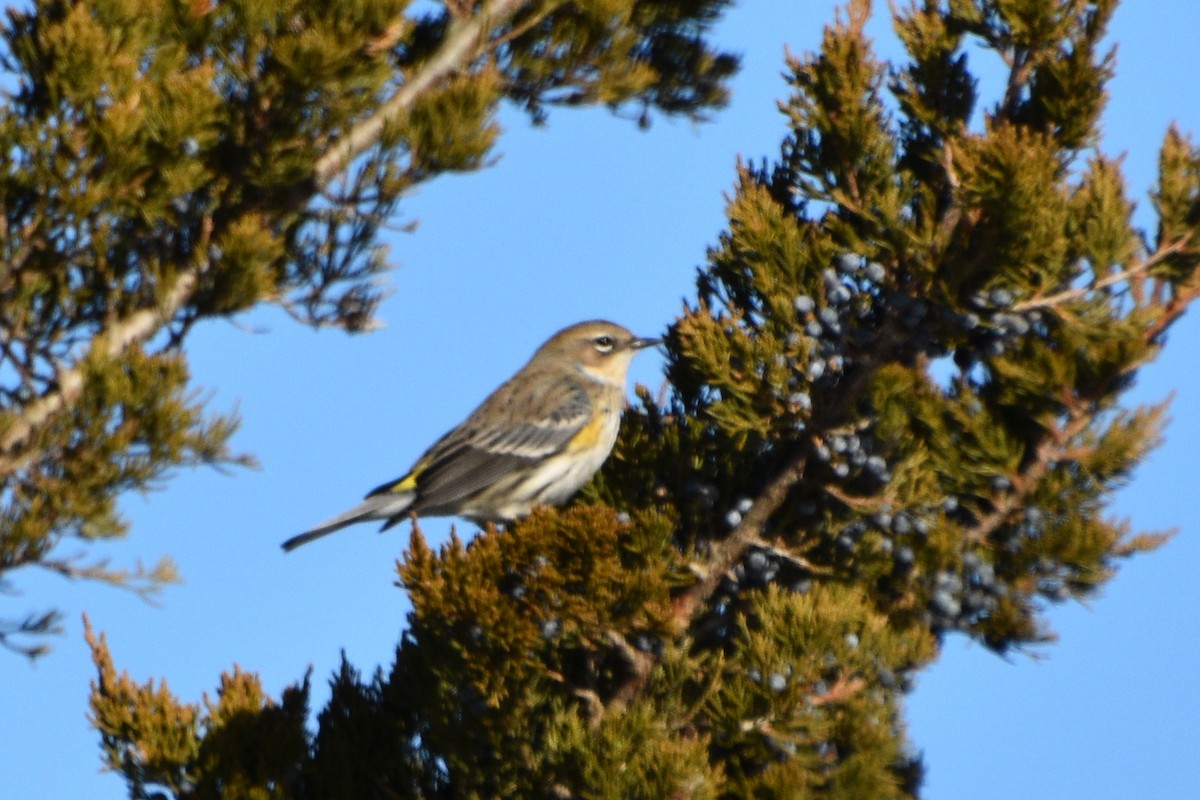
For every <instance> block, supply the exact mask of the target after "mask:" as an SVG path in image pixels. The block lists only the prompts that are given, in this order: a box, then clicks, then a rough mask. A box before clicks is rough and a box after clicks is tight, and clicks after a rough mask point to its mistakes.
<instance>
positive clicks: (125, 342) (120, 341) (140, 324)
mask: <svg viewBox="0 0 1200 800" xmlns="http://www.w3.org/2000/svg"><path fill="white" fill-rule="evenodd" d="M200 269H201V268H200V267H199V266H197V267H193V268H192V269H190V270H187V271H185V272H182V273H180V275H179V277H178V278H177V279H176V281H175V285H174V286H173V287H171V291H169V292H168V293H167V294H166V296H165V297H164V298H163V300H162V302H161V303H159V305H158V306H157V307H156V308H143V309H140V310H138V311H135V312H133V313H132V314H130V315H129V316H127V317H125V318H124V319H122V320H118V321H117V322H116V323H114V324H113V325H111V326H110V327H109V328H108V329H107V330H105V331H104V332H103V333H101V334H99V335H97V336H96V338H95V339H94V340H93V341H92V346H91V347H90V348H89V353H90V354H92V355H97V356H101V357H109V358H111V357H113V356H117V355H120V354H121V353H122V352H123V351H124V350H125V349H126V348H127V347H129V346H130V345H133V344H137V343H139V342H144V341H146V340H147V339H149V338H151V337H152V336H154V334H156V333H158V331H159V330H161V329H162V327H163V325H165V324H166V323H167V322H168V321H169V320H170V319H171V318H172V317H173V316H175V314H176V313H177V312H178V311H179V310H180V309H181V308H182V307H183V306H184V305H185V304H186V303H187V302H188V301H189V300H190V299H191V297H192V293H193V292H194V291H195V289H196V285H197V283H198V281H199V273H200ZM82 390H83V370H82V368H81V366H80V364H78V363H76V364H75V365H73V366H71V367H69V368H66V369H62V370H60V371H59V373H58V376H57V380H56V381H55V385H54V386H53V387H52V388H50V389H49V390H47V391H46V392H45V393H43V394H42V396H41V397H39V398H38V399H37V400H35V401H33V402H32V403H30V404H29V405H27V406H26V407H25V408H24V409H23V410H22V412H21V413H20V414H19V415H18V416H17V418H16V419H15V420H14V421H13V423H12V424H11V425H10V426H9V427H8V428H7V429H6V430H5V431H4V433H3V435H0V476H3V475H11V474H12V473H14V472H16V471H17V470H19V469H21V468H23V467H24V466H25V465H26V464H28V463H29V461H30V459H32V458H33V455H34V454H33V452H32V451H29V450H26V451H25V452H21V448H22V445H24V444H26V443H27V442H28V441H29V440H30V439H31V438H32V437H33V435H34V434H35V433H36V432H37V430H38V428H40V427H41V426H42V425H45V424H46V423H47V421H48V420H50V419H51V418H52V417H54V416H55V415H56V414H58V413H60V412H61V411H62V410H63V409H65V408H68V407H70V406H71V405H73V404H74V403H75V401H76V400H78V399H79V394H80V392H81V391H82Z"/></svg>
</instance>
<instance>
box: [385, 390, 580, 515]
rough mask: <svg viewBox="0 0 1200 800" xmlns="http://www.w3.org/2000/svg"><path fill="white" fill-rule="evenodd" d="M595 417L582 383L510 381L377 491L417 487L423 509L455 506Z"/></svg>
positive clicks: (561, 443)
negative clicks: (406, 471)
mask: <svg viewBox="0 0 1200 800" xmlns="http://www.w3.org/2000/svg"><path fill="white" fill-rule="evenodd" d="M522 389H524V390H522ZM590 418H591V403H590V401H589V399H588V393H587V390H586V389H585V388H584V387H583V386H582V385H580V384H578V383H576V382H573V381H562V380H559V381H554V382H552V383H548V384H542V385H539V382H537V381H530V382H526V383H525V384H524V386H523V387H522V386H514V385H513V384H511V383H509V384H505V385H504V386H502V387H501V388H500V389H498V390H496V392H495V393H494V394H493V395H492V396H491V397H489V398H488V399H487V400H485V401H484V402H483V404H482V405H481V406H480V407H479V408H478V409H476V411H475V412H474V413H472V414H471V416H470V417H468V418H467V420H466V421H465V422H463V424H462V425H460V426H459V427H457V428H455V429H454V430H452V431H450V432H449V433H448V434H446V435H445V436H443V437H442V438H441V439H440V440H439V441H438V442H437V443H435V444H434V445H433V446H432V447H431V448H429V450H428V451H427V452H426V454H425V455H424V456H422V457H421V459H420V460H419V461H418V462H417V465H416V466H415V467H414V468H413V469H412V471H411V472H410V473H409V474H408V475H406V476H405V477H404V478H401V479H400V480H399V481H396V482H393V483H390V484H384V485H383V486H381V487H379V488H378V489H376V490H375V491H374V492H372V494H376V493H381V492H387V491H405V490H411V489H415V490H416V492H417V499H416V501H415V502H414V503H413V506H412V509H413V510H414V511H416V512H417V513H418V514H419V513H421V511H422V510H426V511H429V510H433V509H442V508H445V507H446V506H452V505H453V504H454V503H457V502H458V501H460V500H462V499H464V498H467V497H470V496H471V495H473V494H475V493H476V492H479V491H481V490H482V489H484V488H486V487H488V486H490V485H492V484H493V483H495V482H496V481H498V480H500V479H501V478H503V477H504V476H506V475H509V474H511V473H512V472H513V471H514V470H518V469H521V468H522V467H525V466H528V465H529V464H530V463H531V462H536V461H539V460H541V459H543V458H546V457H547V456H550V455H553V454H554V453H556V452H558V451H560V450H562V449H563V448H564V447H565V446H566V445H567V443H568V442H570V441H571V439H572V438H574V437H575V435H576V434H578V433H579V432H580V431H581V430H583V428H584V427H585V426H586V425H587V423H588V422H589V420H590Z"/></svg>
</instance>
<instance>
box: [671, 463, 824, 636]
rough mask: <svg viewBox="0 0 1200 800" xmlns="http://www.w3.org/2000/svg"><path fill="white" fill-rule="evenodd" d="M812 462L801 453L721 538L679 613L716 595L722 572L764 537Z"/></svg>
mask: <svg viewBox="0 0 1200 800" xmlns="http://www.w3.org/2000/svg"><path fill="white" fill-rule="evenodd" d="M807 464H808V456H807V455H804V454H802V455H800V456H798V457H797V458H796V459H795V460H793V461H792V462H791V463H790V464H788V466H787V467H786V468H785V469H784V470H783V472H781V473H779V475H777V476H776V477H775V479H774V480H773V481H771V483H770V484H768V485H767V487H766V488H765V489H763V491H762V492H760V493H759V495H758V499H756V500H755V501H754V505H753V506H751V507H750V510H749V511H747V512H746V515H745V516H744V517H743V518H742V521H741V522H740V523H738V526H737V527H736V528H734V529H733V531H732V532H731V533H730V534H729V535H728V536H727V537H725V538H724V539H722V540H721V541H720V542H718V543H717V544H715V545H714V546H713V553H712V556H711V557H710V558H709V559H708V564H707V565H706V567H705V571H704V573H703V574H702V575H701V577H700V580H698V581H697V582H696V583H695V584H693V585H692V586H691V587H689V588H688V590H687V591H686V592H684V593H683V594H682V595H680V596H679V598H678V599H677V600H676V601H675V609H676V612H675V613H676V616H677V617H679V618H681V619H684V620H689V619H691V617H692V615H693V614H694V613H695V611H696V608H697V607H699V606H700V604H702V603H704V602H705V601H706V600H708V598H710V597H712V593H713V592H714V591H716V589H717V585H718V584H720V582H721V576H723V575H724V574H725V573H726V572H728V571H729V570H730V569H732V568H733V565H734V564H735V563H736V562H737V560H738V559H739V558H741V557H742V554H743V553H745V552H746V548H748V547H749V546H750V545H751V544H754V543H755V542H758V541H760V540H761V534H762V531H763V528H765V527H766V524H767V521H768V520H769V519H770V518H771V515H773V514H774V513H775V512H776V511H778V510H779V508H780V507H781V506H782V505H783V501H784V500H786V499H787V495H788V492H789V491H790V490H791V488H792V487H793V486H795V485H796V484H798V483H799V482H800V481H801V480H802V479H803V478H804V468H805V467H806V466H807Z"/></svg>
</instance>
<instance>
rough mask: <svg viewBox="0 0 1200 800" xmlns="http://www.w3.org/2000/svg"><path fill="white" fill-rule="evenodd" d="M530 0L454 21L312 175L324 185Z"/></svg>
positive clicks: (505, 0) (503, 0) (509, 0)
mask: <svg viewBox="0 0 1200 800" xmlns="http://www.w3.org/2000/svg"><path fill="white" fill-rule="evenodd" d="M529 2H530V0H493V2H492V3H491V4H490V5H489V6H487V7H486V8H484V9H483V10H481V11H480V12H479V13H477V14H476V15H475V16H474V17H472V18H470V19H465V20H455V21H454V22H452V23H451V24H450V26H449V28H448V29H447V31H446V38H445V39H444V40H443V41H442V45H441V48H440V49H439V50H438V52H437V53H435V54H434V56H433V57H432V58H430V59H429V60H428V61H427V62H425V63H424V64H423V65H422V66H421V68H420V69H419V70H418V71H417V72H416V73H415V74H414V75H413V76H412V77H410V78H409V79H408V80H407V81H405V83H404V85H403V86H401V87H400V88H399V89H397V90H396V93H395V94H394V95H392V97H391V98H390V99H388V100H387V102H385V103H384V104H383V105H382V106H380V107H379V109H377V110H376V111H375V113H374V114H372V115H371V116H369V117H367V118H366V119H365V120H363V121H362V122H360V123H358V124H357V125H355V126H354V127H353V128H352V129H351V130H350V131H349V132H348V133H347V134H346V135H345V136H343V137H342V138H341V139H340V140H339V141H338V142H336V143H335V144H334V145H333V146H332V147H330V148H329V150H328V151H326V153H325V155H323V156H321V158H319V159H318V160H317V163H316V165H315V167H314V169H313V175H314V177H315V178H316V181H317V184H318V185H319V186H324V185H326V184H328V183H329V182H330V181H332V180H333V179H334V177H336V176H337V175H338V174H339V173H341V172H342V171H343V170H345V169H346V167H347V166H349V165H350V163H351V162H352V161H354V159H356V158H358V157H359V156H360V155H362V154H363V153H365V152H366V151H367V150H369V149H370V148H371V146H372V145H374V144H375V143H376V142H377V141H379V137H380V135H381V134H382V133H383V129H384V127H385V126H386V125H387V124H388V123H390V122H393V121H395V120H396V119H398V118H400V117H401V116H402V115H404V114H406V113H407V112H408V111H409V110H410V109H411V108H412V107H413V104H414V103H416V101H417V98H419V97H420V96H421V95H422V94H423V93H425V92H427V91H428V90H429V89H430V87H432V86H433V85H434V84H436V83H438V82H439V81H442V80H444V79H445V78H447V77H448V76H450V75H452V74H453V73H455V72H457V71H458V70H460V69H463V68H464V67H466V66H468V65H469V64H470V63H471V61H472V60H473V59H474V58H475V57H476V56H477V55H478V54H479V52H480V46H481V45H482V44H483V43H484V42H485V41H487V38H488V35H489V34H490V33H491V32H492V31H493V30H494V29H495V28H497V27H499V26H501V25H503V24H504V23H506V22H507V21H508V20H510V19H511V18H512V17H513V16H514V15H515V14H516V13H517V12H518V11H520V10H521V8H522V7H524V6H525V5H527V4H529Z"/></svg>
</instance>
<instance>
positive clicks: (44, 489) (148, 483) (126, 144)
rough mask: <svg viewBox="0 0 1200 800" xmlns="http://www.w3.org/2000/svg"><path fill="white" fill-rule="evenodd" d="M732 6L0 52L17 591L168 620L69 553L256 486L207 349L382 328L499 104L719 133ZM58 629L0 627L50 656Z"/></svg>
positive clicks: (102, 20)
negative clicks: (430, 217) (255, 325)
mask: <svg viewBox="0 0 1200 800" xmlns="http://www.w3.org/2000/svg"><path fill="white" fill-rule="evenodd" d="M724 5H725V0H686V2H675V1H674V0H672V1H671V2H662V1H661V0H650V1H648V2H633V0H616V2H604V3H585V4H582V5H580V4H575V3H570V4H568V3H565V2H562V0H549V1H548V2H537V3H535V2H528V0H495V2H492V3H483V4H479V5H471V4H461V3H446V4H444V5H442V4H434V3H422V4H419V5H415V7H410V3H409V2H407V0H372V1H371V2H355V3H343V2H328V3H324V2H302V1H301V0H231V2H224V1H222V2H219V3H218V2H208V0H188V1H187V2H184V1H183V0H169V1H168V0H41V1H40V2H36V3H33V4H26V5H25V7H22V8H19V9H18V8H14V9H10V10H9V11H8V12H7V17H6V22H5V23H4V24H3V28H2V30H0V37H3V45H2V47H0V63H2V65H3V67H4V69H5V70H6V72H7V76H8V77H7V83H6V85H7V86H10V87H12V92H11V94H10V95H8V100H7V102H6V103H4V104H3V105H2V106H0V153H2V154H3V155H0V586H3V587H8V586H9V584H10V583H11V582H12V575H13V573H15V572H16V571H17V570H20V569H21V568H31V567H42V568H45V569H50V570H54V571H56V572H59V573H61V574H63V575H66V576H68V577H82V578H92V579H98V580H102V581H107V582H110V583H113V584H116V585H120V586H125V587H127V588H130V589H133V590H134V591H137V592H139V593H143V594H150V593H153V592H154V591H155V590H157V589H158V588H160V587H161V585H162V584H163V583H164V582H166V581H170V580H173V579H174V568H173V566H172V565H171V563H170V562H169V561H163V562H162V563H160V564H158V565H157V566H155V567H152V568H149V569H142V568H140V567H139V568H138V569H136V570H130V569H120V568H110V567H109V566H108V565H107V563H106V562H105V561H104V560H103V559H102V558H100V559H96V560H89V559H90V558H91V557H90V556H89V555H88V554H87V551H86V550H85V551H83V554H82V555H79V556H64V555H62V547H63V546H64V544H65V542H64V540H70V539H76V540H78V539H82V540H84V541H85V542H88V543H90V542H92V541H93V540H99V539H106V538H111V537H117V536H122V535H123V534H124V532H125V528H126V523H125V521H124V520H122V519H121V518H120V517H119V516H118V514H117V511H116V506H115V502H116V499H117V497H118V496H119V494H120V493H122V492H125V491H128V490H130V489H135V490H146V489H149V488H153V487H154V486H155V485H156V484H157V482H158V481H159V480H160V479H162V478H164V477H165V476H166V475H167V474H168V473H169V472H170V471H171V470H172V469H174V468H177V467H181V466H191V465H196V464H212V465H218V466H219V465H229V464H246V463H250V458H249V457H248V456H245V455H240V454H237V453H234V452H232V451H231V450H230V448H229V439H230V436H231V435H232V433H233V432H234V430H235V429H236V427H237V417H236V415H234V414H230V413H219V412H213V411H211V410H210V409H209V408H208V407H207V405H206V403H205V402H204V401H203V398H202V397H200V396H198V395H197V394H196V392H195V390H194V389H193V388H192V387H191V386H190V384H189V378H188V366H187V360H186V357H185V353H184V350H183V346H184V343H185V340H186V337H187V334H188V332H189V331H190V330H191V329H192V328H193V326H195V325H196V324H197V323H199V322H201V321H204V320H209V319H214V318H222V317H226V316H228V315H230V314H233V313H236V312H238V311H242V310H244V309H248V308H251V307H253V306H256V305H259V304H263V303H271V304H276V305H278V306H280V307H282V308H284V309H285V310H286V311H288V312H289V313H290V314H291V315H292V316H294V317H295V318H296V319H297V320H299V321H301V322H303V323H306V324H310V325H317V326H332V327H339V328H343V329H345V330H348V331H361V330H367V329H370V328H371V327H372V326H373V324H374V320H373V315H374V312H375V307H376V305H377V303H378V301H379V299H380V296H381V286H380V284H379V276H380V274H381V273H382V272H383V271H384V270H385V268H386V267H387V253H386V251H385V250H384V249H383V248H382V247H380V246H379V245H378V238H377V236H376V234H377V233H378V231H379V228H380V226H382V225H384V224H385V223H387V221H388V220H389V219H391V218H394V217H395V216H396V215H397V214H399V213H400V209H399V205H398V204H399V201H400V199H401V198H402V197H403V195H404V194H405V192H407V191H409V190H411V189H412V188H413V187H414V186H416V185H418V184H420V183H421V182H424V181H427V180H430V179H432V178H434V177H436V176H438V175H440V174H442V173H445V172H449V171H463V170H474V169H479V168H480V167H481V166H483V165H484V164H485V163H486V162H487V159H488V154H489V152H490V151H491V149H492V146H493V144H494V143H495V141H496V138H497V135H498V128H497V126H496V124H495V122H494V120H493V115H494V112H495V110H496V108H497V106H498V104H499V103H500V102H501V101H503V100H506V99H507V100H510V101H513V102H516V103H519V104H520V105H521V106H523V107H526V108H528V109H529V111H530V113H531V114H532V116H533V119H534V120H535V121H537V120H541V119H542V118H543V117H544V116H545V114H546V113H547V112H546V110H547V108H549V107H550V106H553V105H564V104H576V105H578V104H596V103H604V104H606V105H608V106H610V107H612V108H614V109H616V108H624V107H629V106H632V107H633V108H635V109H639V110H640V111H641V113H642V114H643V115H645V114H647V113H649V112H650V111H652V110H655V109H657V110H659V111H661V112H663V113H668V114H686V115H690V116H693V117H702V116H703V115H704V114H705V113H706V112H707V111H708V110H709V109H712V108H714V107H718V106H720V105H721V104H722V103H723V102H724V100H725V89H724V85H723V82H724V80H725V79H726V78H727V77H728V76H729V75H730V74H731V73H732V71H733V70H734V68H735V67H736V59H735V58H733V57H732V56H729V55H727V54H723V53H719V52H716V51H715V50H713V49H712V48H711V47H710V46H709V45H708V44H707V42H706V41H705V38H704V37H705V33H706V29H707V27H708V25H709V24H710V23H711V22H712V21H713V20H714V19H715V16H716V14H717V12H718V11H719V10H720V9H721V8H722V7H723V6H724ZM56 626H57V614H56V613H54V612H53V611H50V612H43V613H34V614H30V615H29V616H28V617H26V618H25V619H23V620H22V619H9V618H7V615H6V616H5V617H4V618H0V644H3V645H6V646H8V647H10V648H12V649H15V650H18V651H23V652H26V653H29V654H32V655H36V654H38V653H40V652H42V651H43V650H44V648H45V647H46V642H45V636H44V634H46V633H48V632H50V631H53V630H55V629H56Z"/></svg>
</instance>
